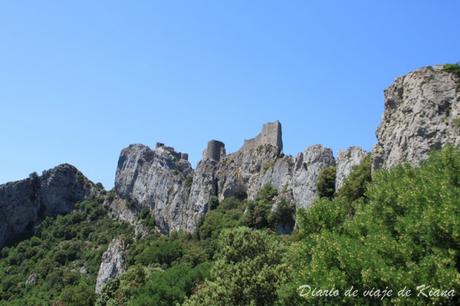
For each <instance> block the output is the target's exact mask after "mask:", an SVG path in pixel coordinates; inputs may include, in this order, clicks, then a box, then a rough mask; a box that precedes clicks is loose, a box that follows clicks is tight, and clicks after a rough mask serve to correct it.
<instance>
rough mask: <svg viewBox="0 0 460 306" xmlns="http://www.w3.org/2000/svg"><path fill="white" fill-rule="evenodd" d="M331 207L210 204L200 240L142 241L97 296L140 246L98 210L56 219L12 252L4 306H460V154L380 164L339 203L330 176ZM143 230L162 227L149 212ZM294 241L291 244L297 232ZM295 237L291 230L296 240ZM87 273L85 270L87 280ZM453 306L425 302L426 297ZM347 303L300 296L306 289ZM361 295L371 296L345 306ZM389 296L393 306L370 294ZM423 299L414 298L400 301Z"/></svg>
mask: <svg viewBox="0 0 460 306" xmlns="http://www.w3.org/2000/svg"><path fill="white" fill-rule="evenodd" d="M322 177H323V179H322V182H321V184H320V183H318V185H322V186H323V187H324V188H323V189H322V192H323V191H324V193H322V195H323V196H322V197H320V198H319V199H318V200H317V201H316V202H315V203H313V205H311V207H309V208H308V209H299V210H297V212H296V210H295V206H294V205H293V204H292V203H290V202H288V201H286V200H285V199H283V198H282V196H281V195H280V194H279V192H278V191H277V190H276V189H275V188H273V186H271V185H266V186H263V187H262V188H261V189H260V191H259V193H258V195H257V197H256V198H255V199H254V200H241V199H237V198H227V199H225V200H223V201H218V199H217V198H215V197H213V198H212V199H211V200H210V203H209V208H210V211H209V212H208V214H207V215H206V216H205V217H204V218H203V219H202V220H201V222H200V224H199V227H198V229H197V231H196V232H195V233H194V234H186V233H181V232H175V233H171V234H170V235H169V236H163V235H160V234H158V233H156V232H155V231H151V234H149V235H148V236H147V237H145V238H143V239H138V240H131V242H130V247H129V249H128V252H127V258H126V260H127V263H128V270H127V271H126V272H125V273H124V274H122V275H121V276H120V277H119V278H116V279H112V280H110V281H109V282H108V283H107V285H106V286H105V287H104V289H103V290H102V293H101V294H100V295H98V296H96V295H95V294H94V287H95V278H96V274H97V270H98V267H99V263H100V258H101V255H102V253H103V252H104V251H105V249H106V248H107V244H108V242H109V241H110V240H111V239H112V238H114V237H116V236H119V235H127V236H128V237H132V236H133V233H132V232H131V229H130V228H129V227H127V226H124V225H121V224H120V223H118V222H116V221H113V220H111V219H110V218H108V217H107V214H106V211H105V209H104V208H103V207H102V206H101V205H100V203H98V202H97V201H96V200H92V201H86V202H83V203H81V204H79V205H78V206H77V209H76V210H75V211H74V212H72V213H70V214H68V215H65V216H58V217H55V218H48V219H46V220H45V221H44V222H43V223H42V224H41V225H40V226H39V228H38V229H37V230H36V233H35V235H34V236H33V237H32V238H30V239H27V240H24V241H22V242H20V243H18V244H16V245H14V246H12V247H9V248H3V250H2V251H1V254H0V255H1V259H0V296H1V302H0V304H1V305H47V304H53V303H54V305H93V304H95V305H99V306H102V305H190V306H192V305H216V306H218V305H381V304H384V305H393V304H401V305H424V304H435V305H458V304H459V298H458V292H459V290H460V273H459V269H460V264H459V258H460V223H459V220H460V209H459V208H460V151H459V150H458V149H456V148H453V147H446V148H445V149H443V150H441V151H437V152H434V153H433V154H432V155H431V157H430V158H429V160H427V161H426V162H424V163H423V164H422V165H421V166H420V167H418V168H414V167H410V166H407V165H402V166H399V167H396V168H394V169H392V170H390V171H378V172H375V173H373V175H372V176H371V158H370V156H368V157H366V158H365V159H364V160H363V162H362V163H361V164H360V165H358V166H356V167H354V168H353V170H352V173H351V174H350V175H349V177H348V178H347V180H346V181H345V183H344V185H343V187H342V188H341V189H340V190H339V191H338V192H332V191H331V187H332V182H333V181H334V175H333V174H332V170H331V169H329V170H324V171H323V173H322ZM318 187H319V186H318ZM140 218H141V220H142V222H144V224H146V225H149V226H150V227H153V226H154V223H152V222H154V221H153V220H154V218H153V216H152V215H151V213H150V211H149V210H147V209H143V210H141V212H140ZM294 220H296V229H295V231H294V233H293V234H292V235H279V234H277V233H283V234H284V233H288V232H290V231H292V228H293V227H294ZM287 229H289V230H287ZM83 267H84V268H83ZM423 284H426V285H430V286H432V287H433V288H438V289H441V290H451V289H452V290H455V291H456V293H457V295H456V296H454V297H442V296H431V297H429V296H427V297H426V296H417V294H416V293H417V292H418V291H417V290H418V289H417V287H418V286H419V285H423ZM302 285H310V286H311V287H315V288H319V289H330V288H335V289H337V290H339V291H340V292H341V294H340V295H339V296H338V297H333V296H311V295H305V296H301V295H299V286H302ZM351 286H353V288H354V290H358V292H359V293H360V294H358V295H357V296H356V297H353V298H352V297H346V296H344V294H343V293H344V292H345V290H347V289H349V288H350V287H351ZM372 288H381V289H386V288H387V289H390V290H393V292H394V294H393V295H392V296H390V297H387V298H385V299H383V300H380V299H379V298H377V297H375V298H371V297H363V292H364V290H367V289H372ZM403 288H406V289H409V290H412V292H413V294H412V295H411V296H409V297H405V298H402V297H398V296H397V294H396V292H397V291H399V290H401V289H403Z"/></svg>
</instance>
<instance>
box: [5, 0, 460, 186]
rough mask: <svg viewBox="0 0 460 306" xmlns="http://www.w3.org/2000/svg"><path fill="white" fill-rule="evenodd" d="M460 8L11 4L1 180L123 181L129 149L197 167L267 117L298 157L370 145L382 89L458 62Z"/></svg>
mask: <svg viewBox="0 0 460 306" xmlns="http://www.w3.org/2000/svg"><path fill="white" fill-rule="evenodd" d="M459 13H460V4H459V2H458V1H434V0H433V1H420V0H419V1H400V0H399V1H396V0H395V1H267V0H265V1H235V0H232V1H82V0H80V1H1V0H0V129H1V131H2V138H1V147H0V183H4V182H7V181H10V180H16V179H20V178H23V177H27V176H28V174H29V173H31V172H33V171H37V172H39V173H40V172H41V171H42V170H44V169H47V168H51V167H53V166H55V165H57V164H59V163H64V162H68V163H71V164H73V165H75V166H77V167H78V168H79V169H80V170H82V171H83V173H84V174H85V175H87V176H88V177H89V178H90V179H92V180H93V181H96V182H97V181H101V182H102V183H103V184H104V185H105V186H106V187H108V188H111V187H112V186H113V181H114V176H115V170H116V165H117V160H118V154H119V152H120V150H121V149H122V148H124V147H126V146H127V145H129V144H131V143H144V144H147V145H149V146H154V144H155V142H157V141H160V142H165V143H166V144H168V145H171V146H173V147H175V148H176V149H177V150H179V151H183V152H188V153H189V154H190V159H191V160H192V162H193V165H194V166H195V164H196V162H197V161H198V160H199V159H200V158H201V152H202V150H203V149H204V148H205V146H206V143H207V141H208V140H210V139H213V138H215V139H219V140H222V141H223V142H225V144H226V147H227V151H235V150H237V149H238V148H239V147H240V146H241V145H242V143H243V139H244V138H250V137H253V136H255V135H256V134H257V132H258V131H259V130H260V127H261V125H262V124H263V123H264V122H267V121H273V120H277V119H278V120H280V121H281V123H282V124H283V132H284V135H283V136H284V137H283V139H284V147H285V150H284V151H285V152H286V153H288V154H296V153H297V152H300V151H303V150H304V148H305V147H307V146H309V145H311V144H316V143H321V144H323V145H325V146H328V147H331V148H333V150H334V152H337V150H339V149H343V148H346V147H348V146H350V145H360V146H362V147H364V148H365V149H368V150H369V149H371V148H372V146H373V145H374V143H375V129H376V127H377V126H378V123H379V120H380V116H381V114H382V111H383V90H384V89H385V88H386V87H387V86H388V85H390V84H391V82H392V81H393V80H394V79H395V78H396V77H397V76H400V75H403V74H405V73H407V72H408V71H411V70H413V69H416V68H417V67H420V66H426V65H432V64H437V63H446V62H457V61H460V39H459V38H460V18H459Z"/></svg>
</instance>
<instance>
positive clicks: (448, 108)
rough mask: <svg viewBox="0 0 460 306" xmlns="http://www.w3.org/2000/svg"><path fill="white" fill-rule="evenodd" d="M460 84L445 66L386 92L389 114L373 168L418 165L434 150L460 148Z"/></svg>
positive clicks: (418, 72)
mask: <svg viewBox="0 0 460 306" xmlns="http://www.w3.org/2000/svg"><path fill="white" fill-rule="evenodd" d="M459 82H460V80H459V79H458V77H456V76H455V75H454V74H452V73H449V72H445V71H443V69H442V66H435V67H424V68H421V69H418V70H416V71H414V72H411V73H408V74H407V75H405V76H402V77H399V78H397V79H396V80H395V82H394V83H393V84H392V85H391V86H390V87H388V88H387V89H386V90H385V111H384V114H383V117H382V121H381V123H380V126H379V128H378V129H377V133H376V134H377V141H378V143H377V145H376V146H375V147H374V150H373V168H374V169H378V168H390V167H393V166H395V165H397V164H399V163H401V162H403V161H406V162H409V163H410V164H413V165H418V164H419V163H420V162H421V161H423V160H424V159H426V158H427V156H428V153H429V152H430V151H431V150H432V149H439V148H441V147H442V146H444V145H445V144H447V143H452V144H456V145H458V144H460V137H459V135H460V134H459V132H460V131H459V127H458V126H456V124H455V123H454V122H455V121H454V120H455V119H457V118H459V117H460V90H459Z"/></svg>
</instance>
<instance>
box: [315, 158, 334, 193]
mask: <svg viewBox="0 0 460 306" xmlns="http://www.w3.org/2000/svg"><path fill="white" fill-rule="evenodd" d="M335 174H336V168H335V167H334V166H331V167H326V168H323V169H321V172H320V173H319V177H318V182H317V183H316V187H317V189H318V196H319V197H320V198H328V199H332V198H333V197H334V193H335Z"/></svg>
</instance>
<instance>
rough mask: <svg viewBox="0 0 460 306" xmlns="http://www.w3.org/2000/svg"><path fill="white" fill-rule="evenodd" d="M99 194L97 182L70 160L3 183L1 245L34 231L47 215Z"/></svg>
mask: <svg viewBox="0 0 460 306" xmlns="http://www.w3.org/2000/svg"><path fill="white" fill-rule="evenodd" d="M96 194H97V189H96V187H95V185H94V184H93V183H92V182H91V181H89V180H88V179H87V178H86V177H85V176H84V175H83V174H82V173H81V172H80V171H78V170H77V168H75V167H73V166H71V165H68V164H62V165H59V166H57V167H55V168H53V169H51V170H47V171H44V172H43V174H42V175H41V176H38V175H37V174H31V175H30V177H29V178H27V179H24V180H20V181H16V182H10V183H7V184H4V185H0V220H2V222H1V224H0V247H2V246H4V245H5V244H8V243H10V242H14V241H16V240H18V239H21V238H22V237H26V236H27V235H30V234H31V233H32V232H33V229H34V227H35V226H36V225H37V224H38V223H39V222H40V221H42V220H43V219H44V218H45V217H47V216H55V215H58V214H63V213H67V212H70V211H71V210H72V209H73V207H74V205H75V204H76V203H78V202H80V201H82V200H84V199H86V198H89V197H91V196H94V195H96Z"/></svg>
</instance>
